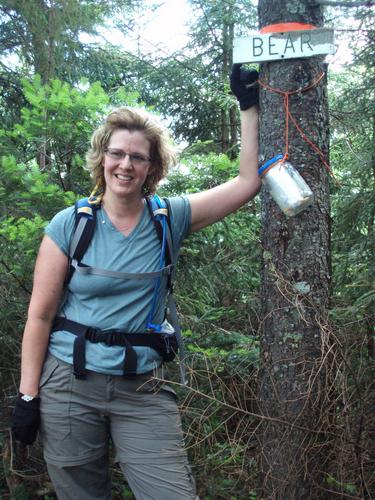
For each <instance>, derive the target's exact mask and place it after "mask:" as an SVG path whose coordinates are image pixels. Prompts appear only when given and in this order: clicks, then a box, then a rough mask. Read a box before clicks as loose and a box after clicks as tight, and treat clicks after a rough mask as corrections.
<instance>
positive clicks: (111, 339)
mask: <svg viewBox="0 0 375 500" xmlns="http://www.w3.org/2000/svg"><path fill="white" fill-rule="evenodd" d="M102 333H103V337H104V340H102V342H104V343H105V344H106V345H108V346H111V345H116V341H117V340H118V337H117V334H118V332H117V331H116V330H107V331H105V330H104V331H103V332H102Z"/></svg>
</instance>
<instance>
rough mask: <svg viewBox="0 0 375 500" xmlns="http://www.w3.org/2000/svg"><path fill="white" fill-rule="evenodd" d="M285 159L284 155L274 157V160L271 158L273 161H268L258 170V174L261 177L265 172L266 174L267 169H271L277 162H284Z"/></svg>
mask: <svg viewBox="0 0 375 500" xmlns="http://www.w3.org/2000/svg"><path fill="white" fill-rule="evenodd" d="M283 158H284V156H283V155H281V154H279V155H277V156H274V157H273V158H271V160H268V161H266V163H265V164H264V165H262V166H261V167H259V169H258V174H259V175H262V174H263V172H264V171H265V170H267V168H269V167H270V166H271V165H272V164H273V163H276V162H278V161H279V160H282V159H283Z"/></svg>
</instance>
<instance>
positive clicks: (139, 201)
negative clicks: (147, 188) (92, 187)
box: [102, 193, 144, 218]
mask: <svg viewBox="0 0 375 500" xmlns="http://www.w3.org/2000/svg"><path fill="white" fill-rule="evenodd" d="M102 203H103V206H104V208H105V210H106V212H107V214H108V215H111V216H113V217H115V218H122V217H135V216H137V215H139V214H140V212H142V210H143V205H144V199H143V197H137V198H132V199H130V200H129V199H128V198H121V199H120V198H115V197H112V196H110V195H109V194H107V193H104V195H103V201H102Z"/></svg>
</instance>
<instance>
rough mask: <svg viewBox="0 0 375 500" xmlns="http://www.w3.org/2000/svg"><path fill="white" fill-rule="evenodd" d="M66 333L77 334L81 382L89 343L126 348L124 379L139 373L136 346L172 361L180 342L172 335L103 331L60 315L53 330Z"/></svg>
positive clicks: (77, 369) (75, 348)
mask: <svg viewBox="0 0 375 500" xmlns="http://www.w3.org/2000/svg"><path fill="white" fill-rule="evenodd" d="M57 330H65V331H68V332H70V333H73V334H74V335H76V338H75V339H74V344H73V370H74V375H75V377H76V378H78V379H84V378H85V365H86V356H85V354H86V340H88V341H90V342H93V343H99V342H102V343H104V344H106V345H108V346H113V345H115V346H122V347H125V349H126V352H125V357H124V364H123V375H124V376H135V375H136V374H137V362H138V360H137V353H136V351H135V350H134V347H135V346H146V347H151V348H152V349H155V351H157V352H158V353H159V354H160V355H161V356H162V358H163V361H164V362H168V361H173V359H174V358H175V356H176V354H177V352H178V341H177V339H176V336H175V335H174V334H173V333H156V332H145V333H129V332H126V331H124V330H120V329H111V330H100V329H99V328H94V327H91V326H88V325H84V324H82V323H77V322H76V321H72V320H70V319H67V318H64V317H61V316H58V317H56V318H55V321H54V323H53V326H52V331H57Z"/></svg>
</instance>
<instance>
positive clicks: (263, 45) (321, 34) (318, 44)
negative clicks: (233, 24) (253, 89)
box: [233, 28, 336, 63]
mask: <svg viewBox="0 0 375 500" xmlns="http://www.w3.org/2000/svg"><path fill="white" fill-rule="evenodd" d="M335 52H336V47H335V40H334V30H333V29H331V28H316V29H312V30H301V31H286V32H281V33H267V34H264V35H252V36H250V37H247V38H235V39H234V44H233V62H234V63H247V62H264V61H278V60H282V59H294V58H303V57H312V56H319V55H326V54H334V53H335Z"/></svg>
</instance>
